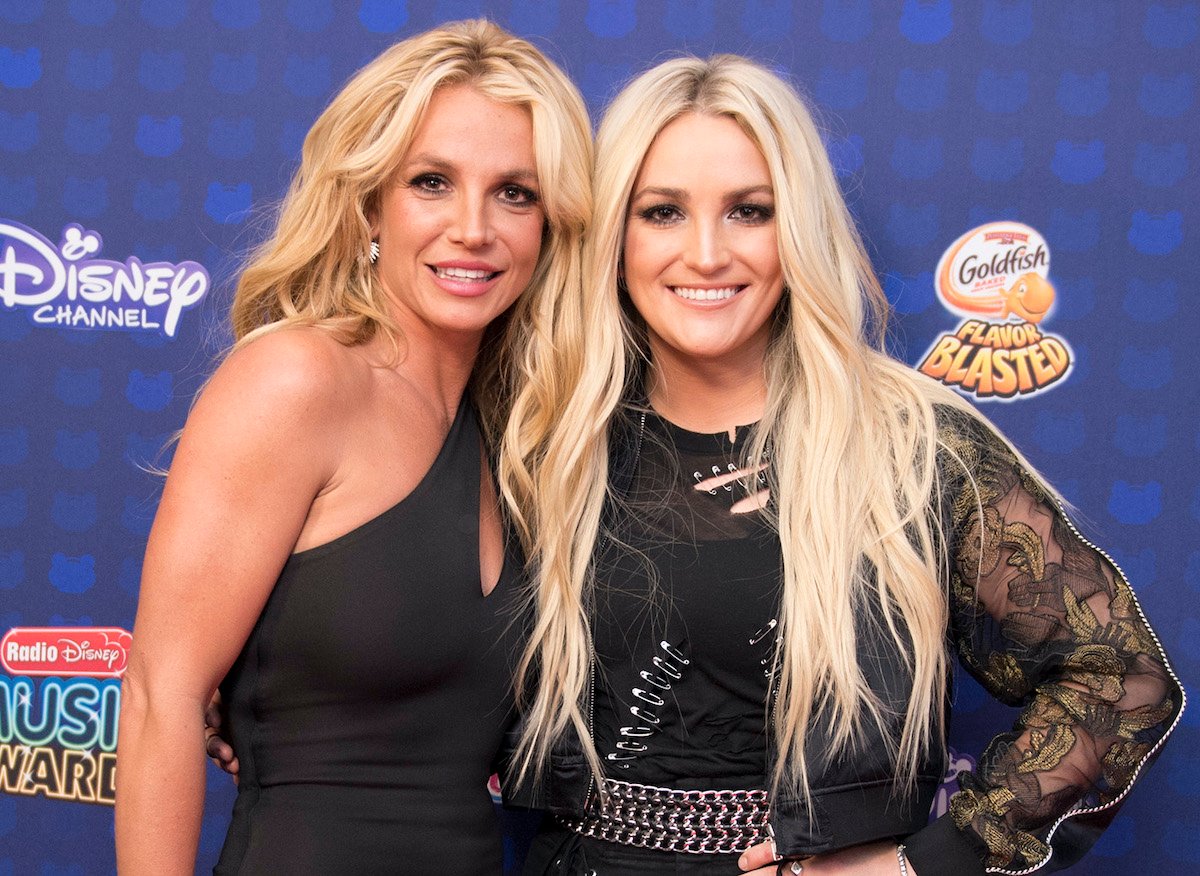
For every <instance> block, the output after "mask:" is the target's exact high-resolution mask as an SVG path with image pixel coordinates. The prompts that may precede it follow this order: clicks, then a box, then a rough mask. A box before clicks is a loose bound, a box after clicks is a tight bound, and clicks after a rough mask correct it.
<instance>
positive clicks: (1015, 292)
mask: <svg viewBox="0 0 1200 876" xmlns="http://www.w3.org/2000/svg"><path fill="white" fill-rule="evenodd" d="M1053 306H1054V287H1053V286H1052V285H1050V281H1049V280H1047V279H1046V278H1045V277H1043V276H1041V275H1040V274H1037V273H1034V272H1033V271H1030V272H1029V273H1028V274H1022V275H1021V276H1020V277H1018V278H1017V282H1015V283H1013V285H1012V288H1011V289H1009V290H1008V294H1006V295H1005V296H1004V307H1003V309H1001V311H1000V317H1001V318H1002V319H1003V318H1004V317H1006V316H1009V315H1015V316H1019V317H1020V318H1021V319H1023V320H1025V321H1026V322H1031V323H1033V324H1034V325H1037V324H1038V323H1039V322H1041V321H1042V320H1043V319H1044V318H1045V316H1046V314H1047V313H1049V312H1050V308H1051V307H1053Z"/></svg>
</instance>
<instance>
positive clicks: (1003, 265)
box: [918, 222, 1074, 400]
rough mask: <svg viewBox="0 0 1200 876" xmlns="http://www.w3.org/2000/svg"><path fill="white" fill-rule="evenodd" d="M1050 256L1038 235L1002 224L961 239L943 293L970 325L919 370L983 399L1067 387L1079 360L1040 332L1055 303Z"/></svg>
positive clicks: (946, 259) (944, 265)
mask: <svg viewBox="0 0 1200 876" xmlns="http://www.w3.org/2000/svg"><path fill="white" fill-rule="evenodd" d="M1049 270H1050V251H1049V248H1048V246H1047V245H1046V241H1045V240H1044V239H1043V238H1042V236H1041V234H1039V233H1038V232H1037V230H1036V229H1033V228H1030V227H1029V226H1028V225H1022V224H1021V223H1019V222H995V223H991V224H988V225H983V226H980V227H979V228H975V229H972V230H971V231H968V232H967V233H966V234H964V235H963V236H962V237H960V238H959V239H958V240H956V241H955V242H954V243H953V244H952V245H951V246H950V248H949V249H947V250H946V252H945V254H944V255H943V256H942V258H941V260H940V261H939V262H938V269H937V274H936V278H937V279H936V282H937V293H938V296H939V297H940V298H941V300H942V302H943V303H944V304H945V305H946V307H947V308H948V309H949V310H952V311H955V312H957V313H959V314H962V315H963V316H968V317H976V316H980V317H984V318H985V319H978V318H969V319H967V320H965V321H964V322H963V323H962V324H961V325H959V327H958V329H957V330H955V331H954V332H953V333H949V334H945V335H942V337H940V338H938V339H937V340H936V341H934V343H933V344H932V345H931V346H930V348H929V350H928V351H926V353H925V356H924V358H923V360H922V362H921V364H920V365H919V366H918V368H919V370H920V371H921V372H923V373H924V374H927V375H929V376H930V377H932V378H934V379H936V380H940V381H941V382H943V383H945V384H947V385H949V386H953V387H955V388H957V389H960V390H962V391H964V392H967V393H970V394H971V395H974V396H975V397H976V398H980V399H998V400H1007V399H1011V398H1015V397H1017V396H1021V395H1028V394H1031V393H1035V392H1038V391H1040V390H1044V389H1046V388H1048V387H1050V386H1052V385H1054V384H1056V383H1058V382H1059V381H1060V380H1062V379H1063V378H1064V377H1065V376H1066V375H1067V373H1068V372H1069V371H1070V369H1071V362H1072V359H1073V358H1074V356H1073V354H1072V352H1071V349H1070V347H1068V346H1067V344H1066V342H1065V341H1064V340H1062V339H1061V338H1058V337H1055V336H1054V335H1051V334H1048V333H1046V332H1044V331H1043V330H1041V329H1040V328H1039V326H1040V324H1041V323H1042V321H1043V320H1045V319H1046V317H1047V316H1048V315H1049V313H1050V311H1051V309H1052V308H1053V306H1054V302H1055V298H1056V295H1055V290H1054V285H1053V284H1052V283H1051V282H1050V280H1049V279H1048V277H1047V274H1048V273H1049Z"/></svg>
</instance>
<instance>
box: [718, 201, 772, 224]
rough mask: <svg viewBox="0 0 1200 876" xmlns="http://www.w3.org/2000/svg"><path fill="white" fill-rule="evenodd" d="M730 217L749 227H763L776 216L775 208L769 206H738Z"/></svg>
mask: <svg viewBox="0 0 1200 876" xmlns="http://www.w3.org/2000/svg"><path fill="white" fill-rule="evenodd" d="M729 216H730V218H731V219H734V220H736V221H738V222H743V223H745V224H747V225H761V224H762V223H764V222H769V221H771V219H772V218H773V217H774V216H775V208H774V207H772V206H770V205H769V204H738V205H737V206H736V207H734V208H733V210H732V212H730V214H729Z"/></svg>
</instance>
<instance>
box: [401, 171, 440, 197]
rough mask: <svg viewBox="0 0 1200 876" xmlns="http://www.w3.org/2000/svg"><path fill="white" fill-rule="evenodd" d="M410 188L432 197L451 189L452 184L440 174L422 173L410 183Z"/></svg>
mask: <svg viewBox="0 0 1200 876" xmlns="http://www.w3.org/2000/svg"><path fill="white" fill-rule="evenodd" d="M408 184H409V186H411V187H412V188H414V189H418V190H419V191H422V192H428V193H429V194H432V195H437V194H441V193H442V192H444V191H446V189H448V188H450V183H449V182H448V181H447V180H446V178H445V177H444V176H442V175H441V174H439V173H422V174H418V175H417V176H414V177H413V178H412V179H411V180H409V181H408Z"/></svg>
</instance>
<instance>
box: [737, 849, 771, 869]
mask: <svg viewBox="0 0 1200 876" xmlns="http://www.w3.org/2000/svg"><path fill="white" fill-rule="evenodd" d="M774 860H775V847H774V846H773V845H772V844H771V843H770V842H765V843H759V844H758V845H756V846H751V847H750V848H748V849H746V851H744V852H743V853H742V856H741V857H740V858H738V867H740V868H741V869H742V870H752V871H754V872H755V873H757V872H759V871H758V870H757V869H756V868H759V867H764V866H765V865H767V864H771V863H772V862H774ZM771 869H772V868H767V869H766V870H763V872H764V873H765V872H769V871H770V870H771Z"/></svg>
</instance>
